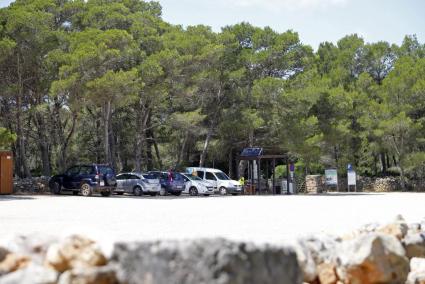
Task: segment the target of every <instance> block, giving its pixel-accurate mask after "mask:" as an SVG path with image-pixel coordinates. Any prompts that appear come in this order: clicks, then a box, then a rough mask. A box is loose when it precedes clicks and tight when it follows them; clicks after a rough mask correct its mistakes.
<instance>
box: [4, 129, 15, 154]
mask: <svg viewBox="0 0 425 284" xmlns="http://www.w3.org/2000/svg"><path fill="white" fill-rule="evenodd" d="M15 141H16V134H14V133H12V132H10V131H9V130H7V129H6V128H3V127H0V150H10V148H11V145H12V143H14V142H15Z"/></svg>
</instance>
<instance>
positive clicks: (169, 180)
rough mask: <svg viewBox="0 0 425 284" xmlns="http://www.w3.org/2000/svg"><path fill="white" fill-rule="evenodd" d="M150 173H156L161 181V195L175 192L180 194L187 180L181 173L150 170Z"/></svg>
mask: <svg viewBox="0 0 425 284" xmlns="http://www.w3.org/2000/svg"><path fill="white" fill-rule="evenodd" d="M149 174H152V175H154V176H155V177H156V178H157V179H159V182H160V183H161V190H160V191H159V195H162V196H164V195H167V194H173V195H176V196H179V195H181V194H182V192H183V190H184V188H185V185H186V183H185V180H184V178H183V176H182V175H181V174H179V173H174V172H172V173H169V172H161V171H150V172H149Z"/></svg>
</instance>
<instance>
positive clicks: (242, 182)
mask: <svg viewBox="0 0 425 284" xmlns="http://www.w3.org/2000/svg"><path fill="white" fill-rule="evenodd" d="M239 184H240V185H241V186H242V192H245V178H244V177H243V176H241V178H240V179H239Z"/></svg>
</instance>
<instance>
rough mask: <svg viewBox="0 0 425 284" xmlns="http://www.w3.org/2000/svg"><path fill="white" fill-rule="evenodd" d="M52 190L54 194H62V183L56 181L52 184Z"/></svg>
mask: <svg viewBox="0 0 425 284" xmlns="http://www.w3.org/2000/svg"><path fill="white" fill-rule="evenodd" d="M50 190H51V192H52V193H53V194H60V193H61V185H60V184H59V183H58V182H57V181H55V182H53V183H52V184H51V185H50Z"/></svg>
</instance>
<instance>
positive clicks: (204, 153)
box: [199, 124, 213, 167]
mask: <svg viewBox="0 0 425 284" xmlns="http://www.w3.org/2000/svg"><path fill="white" fill-rule="evenodd" d="M212 131H213V126H212V124H211V125H210V128H209V129H208V133H207V137H206V138H205V142H204V147H203V148H202V153H201V157H200V159H199V166H200V167H203V166H204V165H205V159H206V157H207V152H208V146H209V144H210V140H211V136H212Z"/></svg>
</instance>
